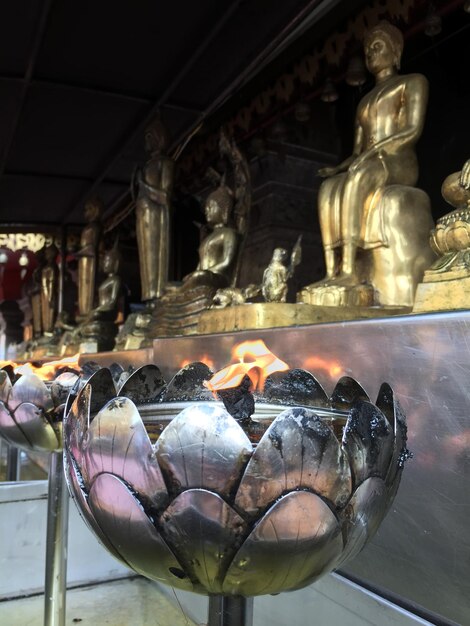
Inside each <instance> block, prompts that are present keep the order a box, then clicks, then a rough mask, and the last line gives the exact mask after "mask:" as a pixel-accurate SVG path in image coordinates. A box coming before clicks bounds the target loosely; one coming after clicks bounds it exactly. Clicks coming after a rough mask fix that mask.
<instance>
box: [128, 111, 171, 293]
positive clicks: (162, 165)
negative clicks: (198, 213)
mask: <svg viewBox="0 0 470 626" xmlns="http://www.w3.org/2000/svg"><path fill="white" fill-rule="evenodd" d="M167 148H168V135H167V132H166V129H165V127H164V126H163V124H162V122H161V120H160V118H159V117H157V118H156V119H155V120H154V121H153V122H152V124H150V126H149V127H148V128H147V129H146V131H145V149H146V151H147V153H148V155H149V159H148V161H147V163H146V164H145V165H144V167H143V168H142V169H141V170H140V171H139V172H138V174H137V177H136V182H137V186H138V192H137V195H136V209H135V211H136V231H137V245H138V249H139V266H140V280H141V285H142V300H143V301H144V302H149V303H152V302H153V301H154V300H155V299H156V298H159V297H161V296H162V295H163V293H164V290H165V286H166V284H167V282H168V264H169V252H170V197H171V191H172V187H173V172H174V165H175V164H174V161H173V159H171V158H170V157H169V156H167V155H166V153H165V152H166V150H167Z"/></svg>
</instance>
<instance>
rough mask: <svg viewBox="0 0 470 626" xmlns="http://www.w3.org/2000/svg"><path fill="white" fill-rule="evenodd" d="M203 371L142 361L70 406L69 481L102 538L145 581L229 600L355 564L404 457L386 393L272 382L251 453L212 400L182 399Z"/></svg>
mask: <svg viewBox="0 0 470 626" xmlns="http://www.w3.org/2000/svg"><path fill="white" fill-rule="evenodd" d="M201 368H204V366H202V365H201V364H199V365H196V366H195V365H191V366H188V368H185V369H183V370H181V371H180V372H179V373H178V374H177V375H176V376H175V378H174V379H173V380H172V381H171V382H170V383H169V384H168V385H166V384H165V383H164V381H163V380H162V378H161V375H160V372H159V370H158V368H156V367H155V366H145V367H144V368H142V369H141V370H138V371H136V372H135V373H134V374H133V375H132V376H131V377H130V378H129V379H128V380H127V381H126V383H125V384H124V385H123V387H122V388H121V389H120V390H119V393H118V394H116V390H115V388H114V385H113V382H112V379H111V376H110V374H109V372H107V370H106V369H103V370H100V371H99V372H97V373H96V374H94V375H93V376H92V377H91V378H90V380H89V381H88V384H86V385H85V387H84V388H83V389H82V390H81V392H80V393H79V395H78V396H77V397H76V398H75V400H74V401H73V404H72V405H71V407H70V410H69V411H68V414H67V415H66V417H65V418H64V436H65V440H64V458H65V465H66V476H67V480H68V483H69V488H70V491H71V494H72V496H73V497H74V499H75V502H76V504H77V506H78V507H79V509H80V510H81V513H82V515H83V517H84V518H85V520H86V521H87V522H88V524H89V526H90V527H91V528H92V529H93V530H94V532H95V533H96V535H97V536H98V538H99V539H100V540H101V542H102V543H103V544H104V545H105V546H106V547H107V548H108V550H109V551H110V552H111V553H112V554H114V556H115V557H116V558H118V559H119V560H120V561H121V562H123V563H124V564H126V565H127V566H129V567H130V568H132V569H133V570H135V571H136V572H138V573H140V574H142V575H144V576H147V577H148V578H151V579H153V580H157V581H160V582H163V583H166V584H169V585H171V586H174V587H178V588H181V589H186V590H191V591H195V592H198V593H202V594H223V595H228V596H230V595H237V596H255V595H261V594H269V593H278V592H280V591H286V590H294V589H299V588H301V587H304V586H305V585H308V584H309V583H311V582H313V581H315V580H316V579H318V578H319V577H320V576H322V575H323V574H325V573H327V572H329V571H331V570H333V569H335V568H337V567H339V566H340V565H341V564H342V563H343V562H344V561H345V560H346V559H348V558H351V557H353V556H354V555H356V554H357V553H358V552H359V550H361V548H362V547H363V546H364V544H365V543H366V541H367V540H368V539H369V538H370V537H371V536H372V535H373V534H374V532H375V531H376V529H377V527H378V526H379V524H380V522H381V520H382V518H383V517H384V515H385V514H386V511H387V509H388V507H389V505H390V503H391V501H392V500H393V498H394V495H395V493H396V490H397V487H398V483H399V480H400V475H401V470H402V467H403V462H404V460H405V458H406V456H407V450H406V424H405V418H404V415H403V413H402V411H401V410H400V407H399V405H398V403H397V402H396V401H395V399H394V396H393V392H392V390H391V388H390V387H389V386H388V385H386V384H384V385H382V387H381V389H380V393H379V396H378V399H377V403H376V405H374V404H371V403H370V401H369V399H368V398H367V396H366V394H365V392H364V390H363V389H362V388H361V387H360V385H359V384H358V383H356V382H355V381H354V380H353V379H351V378H343V379H341V380H340V381H339V383H338V385H337V387H336V389H335V391H334V393H333V395H332V397H331V398H328V397H327V395H326V394H325V392H324V391H323V390H322V389H321V387H320V385H319V384H318V382H317V381H316V380H315V379H314V377H313V376H312V375H311V374H309V373H308V372H305V371H302V370H291V371H290V372H288V373H287V374H286V375H285V374H282V375H279V376H274V377H271V379H268V380H267V384H266V388H265V393H264V396H263V397H262V398H261V399H262V400H264V401H265V402H266V401H269V402H270V403H271V409H270V410H271V417H270V418H269V419H267V418H266V419H264V418H263V419H264V422H266V423H265V424H264V425H263V419H261V420H260V421H259V422H258V426H257V427H259V429H261V434H260V436H259V437H258V441H257V444H254V443H253V440H252V439H250V437H249V436H248V435H247V431H246V429H244V428H242V426H241V425H240V424H239V423H238V422H237V421H236V420H235V419H234V418H233V417H232V416H231V415H230V414H229V413H228V412H227V410H226V409H225V408H224V407H223V406H221V405H220V404H218V403H216V402H211V401H210V395H207V396H204V394H205V393H206V392H204V391H201V393H200V395H199V397H197V401H195V402H192V403H190V404H189V405H187V406H186V408H182V405H181V404H178V403H180V402H182V401H188V400H190V398H191V397H192V396H197V394H196V393H195V392H194V383H195V380H196V379H197V378H198V377H199V378H201V379H203V378H204V377H205V378H208V377H209V376H210V373H208V374H207V375H206V374H205V373H204V370H203V369H201ZM206 369H207V368H206ZM195 372H196V374H195ZM299 379H302V380H303V383H305V384H302V385H301V386H300V387H299V386H298V385H297V382H298V380H299ZM286 381H287V382H286ZM200 382H201V381H200ZM288 383H289V384H288ZM292 383H293V384H292ZM191 386H192V387H191ZM191 388H192V389H193V391H191ZM285 388H289V389H290V392H289V393H287V394H286V393H284V395H283V394H282V393H280V392H282V390H283V389H284V392H285ZM292 390H294V391H292ZM279 394H280V395H279ZM204 399H207V401H204ZM258 399H260V398H258ZM149 402H150V403H151V404H150V405H149V404H148V403H149ZM172 403H174V404H172ZM273 403H277V405H278V406H277V407H274V410H273V407H272V404H273ZM296 403H297V404H298V405H302V406H295V404H296ZM283 404H288V405H291V406H288V407H285V406H282V405H283ZM309 405H317V406H318V407H319V408H318V409H316V408H315V409H314V408H313V406H309ZM172 406H174V407H175V408H174V410H172V409H171V407H172ZM139 411H140V412H139ZM265 412H266V411H265ZM267 412H268V413H269V411H267ZM165 413H166V414H167V417H166V425H165V423H164V422H165V420H164V419H163V421H162V416H164V414H165ZM174 413H176V416H175V417H174V418H173V419H170V415H171V414H174ZM275 413H277V416H276V415H275ZM317 413H318V414H317ZM151 414H153V418H152V417H151ZM320 415H322V417H320ZM142 416H143V417H142ZM254 417H255V419H256V414H255V416H254ZM143 420H144V421H145V424H144V421H143ZM263 431H264V432H263ZM335 432H337V433H338V435H337V434H335ZM149 433H150V437H149ZM157 435H158V437H157ZM151 439H154V440H155V441H154V442H152V440H151Z"/></svg>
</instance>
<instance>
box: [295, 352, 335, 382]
mask: <svg viewBox="0 0 470 626" xmlns="http://www.w3.org/2000/svg"><path fill="white" fill-rule="evenodd" d="M303 367H304V368H305V369H306V370H309V371H312V370H314V371H316V370H323V371H325V372H327V373H328V374H329V375H330V376H331V378H335V379H336V378H339V376H341V375H342V374H343V373H344V370H343V367H342V365H341V363H340V362H339V361H333V360H331V359H322V358H321V357H319V356H309V357H307V358H306V359H305V360H304V362H303Z"/></svg>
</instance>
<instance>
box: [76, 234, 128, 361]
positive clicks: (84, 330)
mask: <svg viewBox="0 0 470 626" xmlns="http://www.w3.org/2000/svg"><path fill="white" fill-rule="evenodd" d="M102 271H103V273H104V274H106V278H105V279H104V280H103V282H102V283H101V284H100V286H99V287H98V305H97V306H96V307H95V308H94V309H92V310H91V311H90V313H89V314H88V315H87V317H86V318H85V320H84V321H83V322H82V323H81V324H80V326H79V336H80V337H81V344H86V349H87V351H96V352H101V351H102V350H112V348H113V346H114V338H115V337H116V333H117V330H118V328H117V325H116V323H115V322H116V317H117V313H118V306H119V296H120V294H121V278H120V276H119V274H118V271H119V250H118V248H117V244H116V245H115V246H114V247H113V248H112V249H110V250H107V251H106V252H105V253H104V255H103V258H102ZM92 348H94V350H93V349H92Z"/></svg>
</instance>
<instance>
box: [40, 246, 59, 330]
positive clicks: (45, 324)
mask: <svg viewBox="0 0 470 626" xmlns="http://www.w3.org/2000/svg"><path fill="white" fill-rule="evenodd" d="M58 254H59V250H58V249H57V246H55V245H54V244H51V245H50V246H47V247H46V248H45V250H44V257H45V264H44V267H43V268H42V270H41V318H42V330H43V333H44V334H46V335H48V336H49V335H52V333H53V331H54V324H55V321H56V317H57V306H58V294H59V268H58V267H57V263H56V259H57V255H58Z"/></svg>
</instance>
